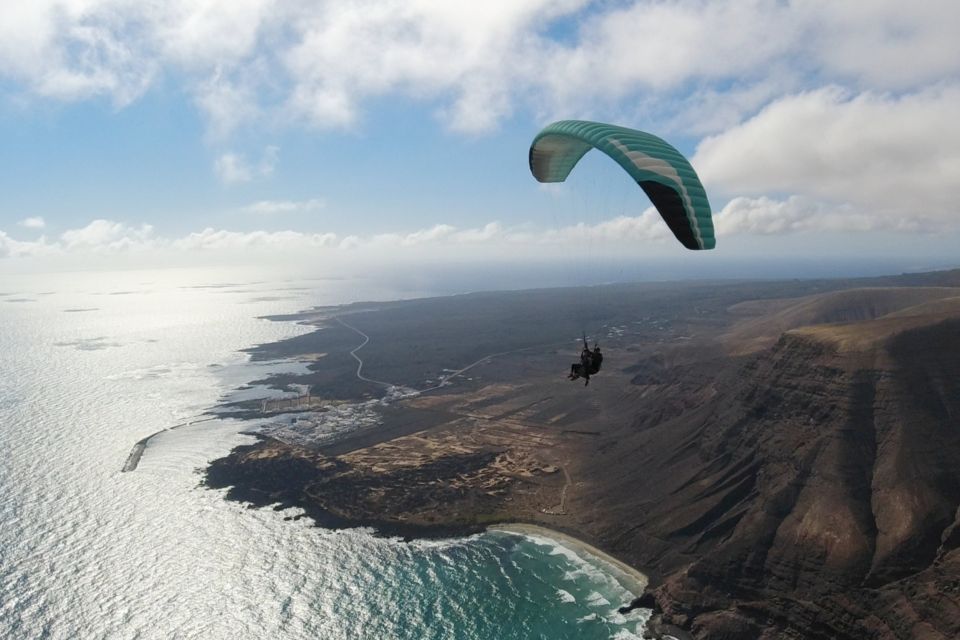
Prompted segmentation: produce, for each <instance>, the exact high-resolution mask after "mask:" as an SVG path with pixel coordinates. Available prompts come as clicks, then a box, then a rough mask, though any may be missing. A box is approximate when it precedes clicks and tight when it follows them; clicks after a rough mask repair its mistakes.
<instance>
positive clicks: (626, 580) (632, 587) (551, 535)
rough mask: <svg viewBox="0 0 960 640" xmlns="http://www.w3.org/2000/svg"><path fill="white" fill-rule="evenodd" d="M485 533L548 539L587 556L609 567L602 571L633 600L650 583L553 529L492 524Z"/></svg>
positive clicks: (627, 567)
mask: <svg viewBox="0 0 960 640" xmlns="http://www.w3.org/2000/svg"><path fill="white" fill-rule="evenodd" d="M487 531H500V532H503V533H513V534H516V535H521V536H527V537H540V538H548V539H549V540H552V541H554V542H557V543H559V544H560V545H561V546H563V547H565V548H567V549H569V550H570V551H573V552H574V553H576V554H577V555H578V556H581V557H583V556H587V557H589V559H592V560H595V561H599V562H601V563H603V564H604V565H609V567H607V566H605V567H604V570H609V569H612V571H610V573H611V575H613V576H614V577H615V578H616V579H617V581H618V582H619V583H620V585H621V586H622V587H623V588H624V589H626V590H627V591H629V592H630V593H632V594H633V595H634V597H635V598H639V597H641V596H642V595H643V594H644V591H645V590H646V588H647V585H648V584H649V583H650V580H649V578H648V577H647V575H646V574H645V573H643V572H641V571H639V570H638V569H635V568H634V567H631V566H630V565H628V564H627V563H625V562H623V561H621V560H618V559H616V558H614V557H613V556H611V555H610V554H609V553H606V552H605V551H602V550H601V549H598V548H597V547H595V546H593V545H592V544H589V543H587V542H584V541H583V540H581V539H579V538H575V537H573V536H571V535H570V534H567V533H563V532H561V531H557V530H555V529H550V528H547V527H544V526H542V525H536V524H526V523H521V522H514V523H507V524H493V525H490V526H488V527H487ZM585 559H586V558H585Z"/></svg>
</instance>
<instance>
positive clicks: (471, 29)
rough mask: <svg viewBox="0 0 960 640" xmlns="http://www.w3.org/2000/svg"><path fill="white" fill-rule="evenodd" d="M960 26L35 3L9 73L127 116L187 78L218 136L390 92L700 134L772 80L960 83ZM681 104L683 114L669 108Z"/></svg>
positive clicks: (869, 11)
mask: <svg viewBox="0 0 960 640" xmlns="http://www.w3.org/2000/svg"><path fill="white" fill-rule="evenodd" d="M958 20H960V4H957V3H956V2H953V1H952V0H926V1H925V2H922V3H918V4H915V5H911V6H910V8H909V10H908V11H905V10H904V9H903V4H902V3H901V2H894V1H893V0H876V1H874V2H832V1H829V0H809V1H807V2H796V3H781V2H769V1H764V0H717V1H714V2H703V1H702V0H678V1H675V2H652V1H643V0H638V1H634V2H627V3H619V2H617V3H592V4H589V3H588V2H587V1H586V0H565V1H555V0H490V1H488V2H483V3H456V2H449V1H447V0H414V1H401V0H378V1H369V2H363V3H344V2H329V1H328V2H315V3H304V2H302V1H300V0H235V1H231V2H226V1H225V0H224V1H217V0H204V1H202V2H196V1H193V0H173V1H171V2H163V3H147V4H145V3H142V2H134V1H133V0H36V1H35V2H28V3H18V4H17V3H15V4H10V6H8V7H5V8H4V19H3V21H2V22H0V76H3V77H6V78H8V79H11V80H13V81H14V82H15V83H17V85H18V86H19V87H20V89H22V90H23V91H24V92H26V93H28V94H33V95H38V96H46V97H51V98H56V99H61V100H78V99H84V98H88V97H91V96H109V97H110V98H112V99H113V100H114V102H115V103H116V104H117V105H120V106H122V105H125V104H128V103H129V102H130V101H132V100H135V99H137V97H139V96H140V95H142V94H143V93H144V92H145V91H146V90H147V89H148V88H149V87H150V86H151V85H152V84H153V83H154V82H155V81H156V79H157V78H160V77H164V78H170V77H173V78H175V79H176V80H178V81H180V82H182V83H183V85H184V86H185V87H187V90H188V91H190V92H191V93H192V94H193V95H194V99H195V101H196V103H197V105H198V106H199V107H200V108H201V109H202V110H203V111H204V113H205V114H206V115H207V117H208V118H209V120H210V127H211V131H212V132H213V133H214V135H215V136H225V135H227V134H229V133H230V132H231V131H234V130H236V128H237V127H239V126H240V125H241V124H244V123H248V122H252V121H257V120H260V119H262V118H266V119H267V121H269V122H273V123H276V122H281V123H291V122H296V121H297V119H300V120H304V119H305V120H306V121H309V122H310V123H312V124H313V125H315V126H318V127H321V128H331V127H333V128H336V127H345V126H347V127H348V126H353V125H355V124H356V123H358V122H360V121H361V120H362V113H363V110H364V108H365V106H366V104H367V102H368V101H370V100H373V99H377V98H380V97H382V96H388V95H402V96H407V97H411V98H413V99H417V100H424V101H429V102H430V103H432V104H433V106H434V107H435V110H436V112H437V113H438V114H439V117H440V118H441V119H442V120H443V121H444V123H445V124H446V125H447V126H449V127H451V128H453V129H457V130H464V131H470V132H474V133H476V132H482V131H486V130H489V129H491V128H493V127H496V126H497V125H498V124H499V123H500V122H501V121H502V120H503V119H504V118H505V117H508V116H509V115H510V114H511V113H513V112H514V111H515V110H516V109H517V108H518V107H520V106H522V107H531V108H533V109H535V110H537V111H538V112H540V113H541V114H543V116H544V117H550V116H554V115H559V114H564V115H570V114H576V115H586V116H592V117H597V118H601V119H603V118H605V117H606V118H613V117H617V116H626V117H628V118H630V119H631V120H643V121H644V122H648V123H649V122H654V123H661V124H663V123H668V124H669V123H671V122H672V123H675V124H677V126H680V125H681V123H682V122H684V121H690V122H697V121H698V119H697V118H696V117H694V116H695V115H700V116H702V119H703V120H711V121H712V123H711V124H709V125H707V124H705V123H703V122H701V123H700V124H698V125H697V126H698V127H700V129H701V130H704V128H705V127H707V126H713V127H718V126H725V123H729V122H730V120H731V118H734V117H737V115H738V114H739V115H743V114H744V113H749V112H751V110H753V109H756V108H758V107H759V106H760V105H759V104H758V102H761V103H762V101H763V100H765V99H766V96H768V93H769V91H770V87H771V86H774V87H780V88H781V89H782V88H786V89H787V90H790V91H797V90H799V89H803V88H808V89H809V88H815V87H817V86H823V85H825V84H831V83H850V85H851V87H852V88H853V89H854V90H858V91H865V90H875V91H886V90H896V91H915V90H917V89H919V88H921V87H924V86H928V85H929V84H931V83H935V82H940V81H943V80H950V79H952V80H953V81H956V80H957V76H958V74H960V39H958V38H957V37H956V25H957V24H958ZM558 34H560V35H558ZM731 85H733V88H734V91H733V92H732V93H731V92H730V91H729V89H730V88H731ZM691 94H692V95H699V96H701V98H699V99H697V98H694V99H692V100H691V99H688V97H689V96H690V95H691ZM626 98H629V102H625V99H626ZM678 102H679V105H680V108H681V109H682V110H683V111H685V112H686V113H678V109H677V108H670V109H668V108H667V107H668V106H670V105H672V106H674V107H676V103H678ZM626 104H631V105H633V104H636V105H638V106H637V107H636V108H635V109H634V110H633V111H632V112H631V111H626V110H625V105H626ZM668 114H669V115H668ZM714 130H716V129H714Z"/></svg>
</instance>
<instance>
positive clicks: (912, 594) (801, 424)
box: [608, 319, 960, 639]
mask: <svg viewBox="0 0 960 640" xmlns="http://www.w3.org/2000/svg"><path fill="white" fill-rule="evenodd" d="M828 333H829V332H827V334H825V333H824V332H823V331H820V332H815V333H811V332H804V331H798V332H788V333H786V334H784V335H783V336H782V337H781V338H780V340H779V341H778V342H777V343H776V344H775V345H774V346H773V347H772V348H770V349H769V350H765V351H762V352H760V353H758V354H755V355H753V356H750V357H748V358H745V359H743V361H742V362H741V363H740V364H739V366H735V367H728V368H726V369H721V370H718V373H719V375H720V378H721V379H720V380H718V381H717V384H716V385H714V386H717V387H719V388H720V390H719V392H718V393H717V395H716V396H715V398H714V400H713V401H711V402H710V403H709V406H708V408H707V409H706V410H704V409H700V410H690V411H686V412H683V413H681V414H680V415H678V416H677V417H676V418H674V419H672V420H667V421H665V422H659V421H658V422H657V423H656V424H655V425H652V426H647V425H643V424H642V423H641V424H639V425H638V426H639V428H640V429H642V433H641V435H640V437H639V438H638V439H637V444H636V445H635V446H636V449H635V451H637V452H646V453H647V455H646V456H642V457H640V458H639V460H638V462H639V465H638V467H639V468H642V469H643V472H642V474H637V475H636V476H635V477H633V478H631V479H630V481H631V482H636V483H637V486H636V489H637V490H638V491H639V492H640V493H645V492H648V488H647V487H645V486H644V485H649V484H652V482H654V481H653V479H654V478H657V479H660V480H662V479H663V478H668V480H667V481H666V483H662V482H661V483H660V484H661V486H660V487H659V490H658V489H657V488H654V487H650V488H649V493H650V494H653V495H655V499H654V500H652V501H650V502H648V503H646V504H645V505H641V507H640V511H641V518H640V522H642V523H643V524H642V525H640V526H639V527H638V528H637V529H638V531H637V533H639V534H640V535H633V536H627V535H624V534H623V533H617V532H616V531H615V530H614V529H612V528H611V529H610V530H609V531H608V535H610V537H611V538H612V541H613V543H614V544H615V545H619V546H621V547H624V548H625V550H628V551H632V552H633V553H635V554H638V555H640V556H643V555H644V554H645V553H646V554H647V557H646V558H642V559H641V561H646V562H647V563H649V564H650V565H653V566H659V567H660V568H661V570H662V571H663V573H664V574H665V576H666V578H665V580H664V582H663V584H662V586H661V587H660V589H659V590H658V592H657V594H656V595H657V598H658V601H659V602H660V603H661V606H662V607H663V609H664V616H663V617H664V619H665V620H666V621H669V622H673V623H677V624H679V625H680V626H684V627H687V628H689V629H691V630H692V631H693V632H694V635H695V636H696V637H699V638H711V639H713V638H718V639H719V638H755V637H760V636H761V635H763V637H769V638H781V637H797V638H800V637H803V638H807V639H809V638H825V639H826V638H902V637H927V638H944V639H946V638H956V637H960V595H958V588H960V573H957V568H958V564H957V563H958V562H960V556H958V555H957V553H958V551H957V547H958V545H960V525H958V520H957V507H958V505H960V320H950V319H948V320H942V321H938V322H935V323H934V324H931V325H929V326H921V327H919V328H908V329H907V330H904V331H900V332H898V331H893V332H892V333H889V334H888V335H885V336H882V337H881V339H878V340H875V341H874V342H872V343H870V344H868V345H863V344H860V345H858V346H857V348H855V349H852V348H849V345H846V344H845V343H844V342H842V341H836V340H830V339H829V335H828ZM858 333H861V334H862V333H863V331H860V332H858ZM644 427H646V428H644ZM664 485H665V486H664ZM621 495H622V494H621ZM638 542H639V543H640V544H637V543H638ZM641 547H643V548H646V551H644V550H643V549H641ZM917 634H919V635H917Z"/></svg>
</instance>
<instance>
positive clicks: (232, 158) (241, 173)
mask: <svg viewBox="0 0 960 640" xmlns="http://www.w3.org/2000/svg"><path fill="white" fill-rule="evenodd" d="M213 170H214V171H215V172H216V174H217V177H218V178H220V180H221V182H223V183H225V184H236V183H238V182H249V181H250V180H252V179H253V169H252V168H251V167H250V166H249V165H248V164H247V161H246V160H245V159H244V157H243V156H242V155H240V154H236V153H224V154H221V156H220V157H219V158H217V160H216V161H215V162H214V163H213Z"/></svg>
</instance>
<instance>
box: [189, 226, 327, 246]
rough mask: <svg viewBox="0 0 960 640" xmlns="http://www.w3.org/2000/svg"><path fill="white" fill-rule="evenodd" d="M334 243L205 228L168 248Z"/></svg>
mask: <svg viewBox="0 0 960 640" xmlns="http://www.w3.org/2000/svg"><path fill="white" fill-rule="evenodd" d="M336 240H337V236H336V234H333V233H301V232H299V231H272V232H271V231H249V232H240V231H227V230H225V229H211V228H207V229H204V230H203V231H200V232H195V233H191V234H188V235H187V236H185V237H183V238H178V239H176V240H173V241H172V242H171V243H170V245H171V246H172V247H173V248H175V249H179V250H181V251H197V250H201V251H211V250H238V249H250V248H258V247H259V248H268V249H277V250H288V249H296V248H317V247H332V246H334V245H335V243H336Z"/></svg>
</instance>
